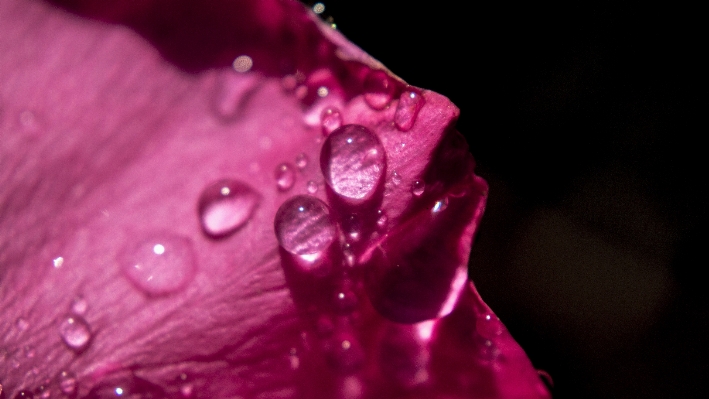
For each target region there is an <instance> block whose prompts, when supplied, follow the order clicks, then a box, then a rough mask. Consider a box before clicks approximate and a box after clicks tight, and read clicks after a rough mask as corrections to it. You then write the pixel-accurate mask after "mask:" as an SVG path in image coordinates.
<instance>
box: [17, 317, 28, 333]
mask: <svg viewBox="0 0 709 399" xmlns="http://www.w3.org/2000/svg"><path fill="white" fill-rule="evenodd" d="M15 326H16V327H17V329H18V330H20V331H27V329H28V328H29V326H30V323H29V322H28V321H27V320H25V319H23V318H22V317H20V318H18V319H17V321H15Z"/></svg>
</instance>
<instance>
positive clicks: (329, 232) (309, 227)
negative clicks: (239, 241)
mask: <svg viewBox="0 0 709 399" xmlns="http://www.w3.org/2000/svg"><path fill="white" fill-rule="evenodd" d="M275 229H276V237H277V238H278V242H279V243H280V244H281V247H283V249H285V250H286V251H288V252H290V253H292V254H294V255H311V254H319V253H321V252H322V251H324V250H325V249H326V248H327V247H328V246H329V245H330V244H331V243H332V241H333V240H334V239H335V225H334V223H333V221H332V218H331V216H330V209H329V208H328V207H327V205H325V203H323V202H322V201H320V200H319V199H317V198H315V197H310V196H305V195H299V196H296V197H293V198H291V199H289V200H288V201H286V202H285V203H283V205H281V207H280V208H278V212H276V219H275Z"/></svg>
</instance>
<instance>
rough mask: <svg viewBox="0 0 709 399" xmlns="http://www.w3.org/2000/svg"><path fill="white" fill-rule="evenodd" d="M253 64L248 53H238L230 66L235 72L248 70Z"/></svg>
mask: <svg viewBox="0 0 709 399" xmlns="http://www.w3.org/2000/svg"><path fill="white" fill-rule="evenodd" d="M253 65H254V61H253V60H252V59H251V57H249V56H248V55H240V56H238V57H236V59H235V60H234V63H233V64H232V66H233V67H234V70H235V71H236V72H241V73H244V72H248V71H249V70H250V69H251V67H252V66H253Z"/></svg>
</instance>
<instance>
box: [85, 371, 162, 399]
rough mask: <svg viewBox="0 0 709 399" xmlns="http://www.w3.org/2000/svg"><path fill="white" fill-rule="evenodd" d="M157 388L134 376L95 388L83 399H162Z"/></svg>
mask: <svg viewBox="0 0 709 399" xmlns="http://www.w3.org/2000/svg"><path fill="white" fill-rule="evenodd" d="M166 397H167V396H166V394H165V391H163V390H162V389H161V388H160V387H159V386H157V385H155V384H152V383H150V382H148V381H145V380H143V379H140V378H137V377H134V376H125V377H121V378H116V379H112V380H108V381H104V382H102V383H101V384H99V385H97V386H95V387H94V388H93V389H91V391H90V392H89V394H88V395H87V396H86V397H85V399H117V398H121V399H164V398H166Z"/></svg>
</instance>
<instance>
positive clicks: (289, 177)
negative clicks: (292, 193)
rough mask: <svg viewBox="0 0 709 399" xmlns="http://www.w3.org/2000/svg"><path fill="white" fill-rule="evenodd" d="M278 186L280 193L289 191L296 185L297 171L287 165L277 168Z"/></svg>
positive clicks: (283, 164)
mask: <svg viewBox="0 0 709 399" xmlns="http://www.w3.org/2000/svg"><path fill="white" fill-rule="evenodd" d="M275 176H276V186H277V187H278V189H279V190H280V191H288V190H290V189H291V187H293V184H295V171H293V167H292V166H290V165H289V164H287V163H282V164H280V165H278V166H277V167H276V173H275Z"/></svg>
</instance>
